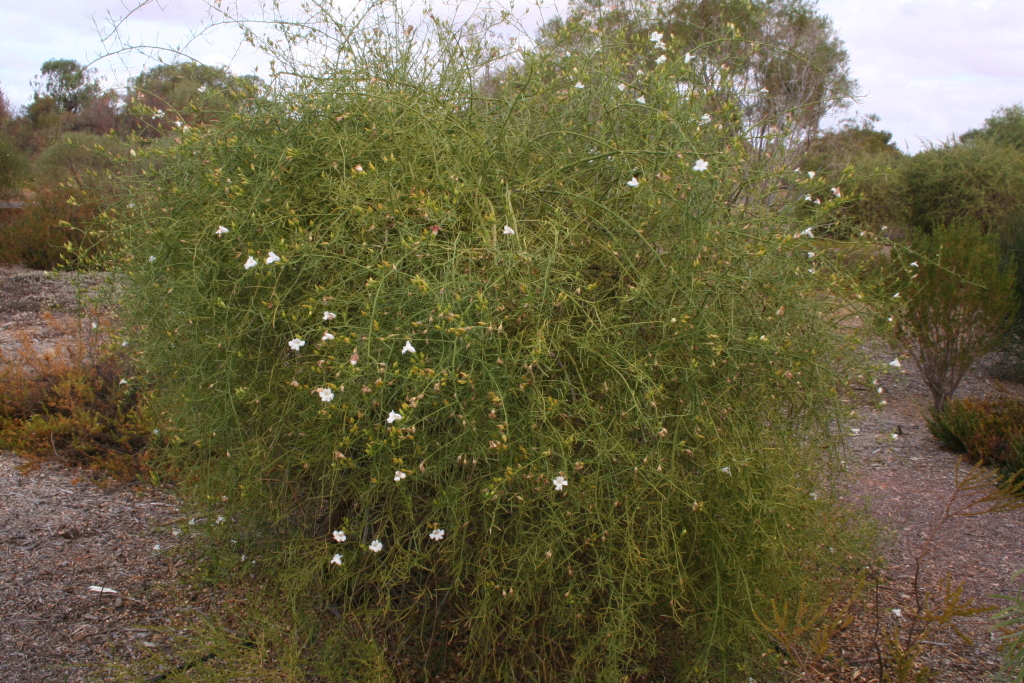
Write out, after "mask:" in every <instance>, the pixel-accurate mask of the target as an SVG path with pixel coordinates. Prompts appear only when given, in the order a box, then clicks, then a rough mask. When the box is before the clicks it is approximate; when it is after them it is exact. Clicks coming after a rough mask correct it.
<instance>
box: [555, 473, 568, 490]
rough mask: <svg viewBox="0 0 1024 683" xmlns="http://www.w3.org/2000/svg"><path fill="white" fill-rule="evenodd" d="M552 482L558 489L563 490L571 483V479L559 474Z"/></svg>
mask: <svg viewBox="0 0 1024 683" xmlns="http://www.w3.org/2000/svg"><path fill="white" fill-rule="evenodd" d="M551 483H552V484H554V485H555V490H556V491H561V490H562V489H564V488H565V487H566V486H568V485H569V480H568V479H566V478H565V477H563V476H562V475H558V476H557V477H555V478H554V479H552V480H551Z"/></svg>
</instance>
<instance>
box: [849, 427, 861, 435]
mask: <svg viewBox="0 0 1024 683" xmlns="http://www.w3.org/2000/svg"><path fill="white" fill-rule="evenodd" d="M850 433H851V434H853V435H854V436H857V435H858V434H860V427H850Z"/></svg>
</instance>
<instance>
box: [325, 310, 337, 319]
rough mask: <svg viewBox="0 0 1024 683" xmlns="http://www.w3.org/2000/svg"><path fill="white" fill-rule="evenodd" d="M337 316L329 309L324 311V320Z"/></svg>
mask: <svg viewBox="0 0 1024 683" xmlns="http://www.w3.org/2000/svg"><path fill="white" fill-rule="evenodd" d="M337 317H338V315H337V314H336V313H331V312H330V311H324V320H334V319H335V318H337Z"/></svg>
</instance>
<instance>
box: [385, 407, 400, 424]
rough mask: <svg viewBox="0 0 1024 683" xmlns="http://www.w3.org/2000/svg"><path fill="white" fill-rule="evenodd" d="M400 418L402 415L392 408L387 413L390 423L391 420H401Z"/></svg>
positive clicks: (389, 422)
mask: <svg viewBox="0 0 1024 683" xmlns="http://www.w3.org/2000/svg"><path fill="white" fill-rule="evenodd" d="M401 419H402V416H401V414H400V413H396V412H395V411H393V410H392V411H391V412H389V413H388V424H391V423H393V422H397V421H398V420H401Z"/></svg>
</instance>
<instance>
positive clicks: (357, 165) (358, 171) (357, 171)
mask: <svg viewBox="0 0 1024 683" xmlns="http://www.w3.org/2000/svg"><path fill="white" fill-rule="evenodd" d="M352 170H353V171H355V172H356V173H366V171H364V170H363V165H362V164H356V167H355V168H353V169H352Z"/></svg>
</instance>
